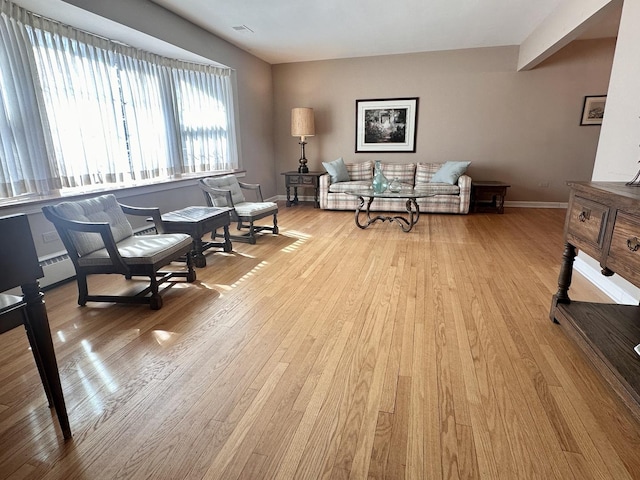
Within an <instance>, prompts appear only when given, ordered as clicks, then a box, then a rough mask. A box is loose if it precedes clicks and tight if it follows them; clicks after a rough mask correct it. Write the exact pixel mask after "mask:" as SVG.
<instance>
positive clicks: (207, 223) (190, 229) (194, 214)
mask: <svg viewBox="0 0 640 480" xmlns="http://www.w3.org/2000/svg"><path fill="white" fill-rule="evenodd" d="M230 211H231V209H230V208H222V207H220V208H217V207H187V208H183V209H182V210H176V211H173V212H169V213H165V214H163V215H162V223H163V224H164V233H186V234H187V235H190V236H191V238H192V239H193V260H194V265H195V266H196V267H198V268H203V267H206V266H207V259H206V257H205V256H204V254H203V252H204V251H205V250H207V249H209V248H212V247H218V248H222V249H223V251H225V252H230V251H231V250H232V249H233V246H232V245H231V239H230V238H229V224H230V223H231V215H230V213H229V212H230ZM218 228H223V229H224V241H223V242H214V241H210V242H203V241H202V236H203V235H204V234H205V233H208V232H211V233H212V235H211V238H212V240H213V239H214V238H215V232H216V230H217V229H218Z"/></svg>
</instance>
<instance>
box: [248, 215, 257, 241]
mask: <svg viewBox="0 0 640 480" xmlns="http://www.w3.org/2000/svg"><path fill="white" fill-rule="evenodd" d="M249 243H250V244H251V245H255V244H256V229H255V227H254V226H253V220H252V221H251V223H249Z"/></svg>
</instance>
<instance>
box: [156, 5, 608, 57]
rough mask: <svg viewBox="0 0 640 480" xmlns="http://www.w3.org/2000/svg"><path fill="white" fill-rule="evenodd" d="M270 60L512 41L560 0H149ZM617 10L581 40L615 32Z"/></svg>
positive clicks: (517, 40)
mask: <svg viewBox="0 0 640 480" xmlns="http://www.w3.org/2000/svg"><path fill="white" fill-rule="evenodd" d="M151 1H152V2H153V3H156V4H158V5H161V6H162V7H164V8H166V9H168V10H170V11H172V12H174V13H176V14H177V15H179V16H181V17H183V18H186V19H187V20H189V21H191V22H192V23H195V24H196V25H199V26H200V27H202V28H204V29H205V30H208V31H210V32H212V33H214V34H216V35H217V36H219V37H221V38H224V39H225V40H227V41H229V42H230V43H232V44H234V45H236V46H238V47H240V48H242V49H243V50H246V51H248V52H251V53H252V54H254V55H255V56H257V57H259V58H261V59H263V60H265V61H267V62H269V63H272V64H277V63H288V62H300V61H310V60H324V59H334V58H349V57H362V56H372V55H388V54H398V53H412V52H424V51H436V50H455V49H461V48H477V47H492V46H503V45H520V44H521V43H522V42H523V40H525V39H526V38H527V36H529V34H530V33H531V32H532V31H533V30H534V29H535V28H536V27H537V26H538V25H539V24H540V23H541V22H542V21H543V20H544V19H545V18H546V17H547V16H548V15H549V14H550V13H551V12H553V11H554V10H555V9H556V8H557V7H558V6H559V5H560V4H562V3H563V1H566V0H535V1H532V0H323V1H318V0H269V1H265V0H234V1H229V0H151ZM619 19H620V12H619V11H618V12H617V17H616V14H613V15H611V17H610V18H609V19H606V20H605V21H603V22H602V24H601V25H598V26H596V28H595V30H594V29H591V30H590V31H589V32H587V33H586V34H584V36H583V37H582V38H585V37H586V38H593V37H607V36H616V34H617V27H618V24H619Z"/></svg>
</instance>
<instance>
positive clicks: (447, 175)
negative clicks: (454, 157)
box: [431, 162, 471, 185]
mask: <svg viewBox="0 0 640 480" xmlns="http://www.w3.org/2000/svg"><path fill="white" fill-rule="evenodd" d="M470 164H471V162H447V163H445V164H444V165H443V166H442V167H441V168H440V170H438V171H437V172H436V173H435V175H434V176H433V177H432V178H431V182H432V183H449V184H451V185H453V184H455V183H456V182H457V181H458V178H460V175H462V174H463V173H464V172H466V170H467V167H468V166H469V165H470Z"/></svg>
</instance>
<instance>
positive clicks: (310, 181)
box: [287, 175, 317, 186]
mask: <svg viewBox="0 0 640 480" xmlns="http://www.w3.org/2000/svg"><path fill="white" fill-rule="evenodd" d="M316 181H317V177H315V176H306V175H287V182H288V183H289V185H309V186H315V184H316Z"/></svg>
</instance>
